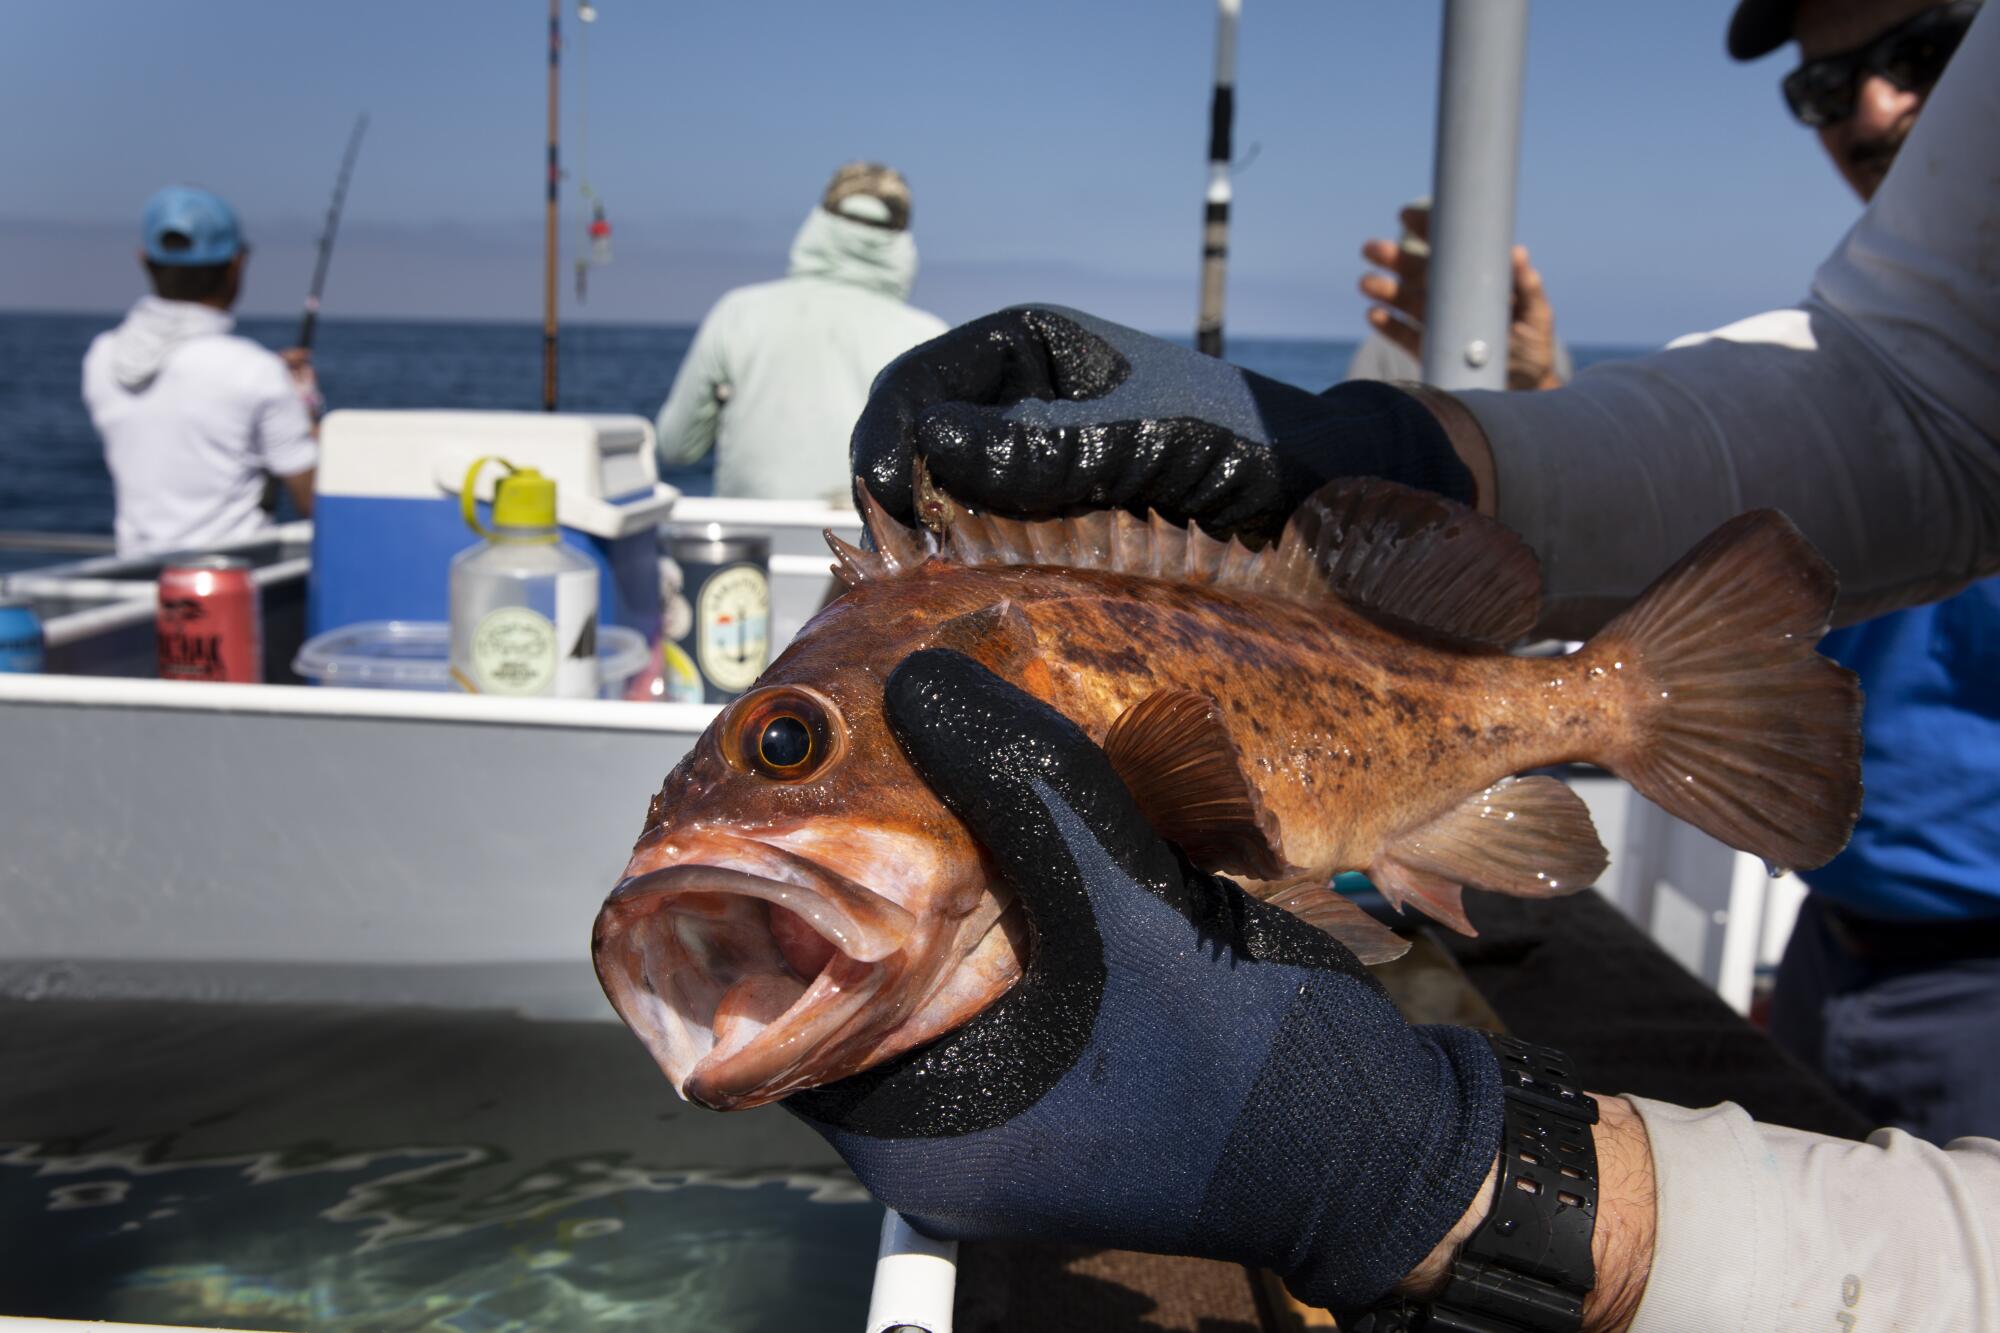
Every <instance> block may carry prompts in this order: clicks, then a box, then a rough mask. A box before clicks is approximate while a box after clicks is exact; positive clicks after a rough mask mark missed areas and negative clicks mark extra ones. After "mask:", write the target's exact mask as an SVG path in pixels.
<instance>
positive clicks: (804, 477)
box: [658, 162, 945, 501]
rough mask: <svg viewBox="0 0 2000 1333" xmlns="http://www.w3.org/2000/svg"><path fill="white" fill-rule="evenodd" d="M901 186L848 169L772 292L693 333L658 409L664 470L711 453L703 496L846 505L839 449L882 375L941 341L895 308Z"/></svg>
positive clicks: (905, 223)
mask: <svg viewBox="0 0 2000 1333" xmlns="http://www.w3.org/2000/svg"><path fill="white" fill-rule="evenodd" d="M909 225H910V187H909V185H908V184H907V183H906V182H905V181H904V180H903V177H902V176H901V175H900V174H899V173H897V172H896V171H894V170H892V169H891V168H889V167H885V166H881V165H879V164H877V163H872V162H851V163H849V164H848V165H846V166H844V167H842V168H841V169H840V170H839V171H837V172H835V173H834V176H833V180H832V182H831V183H829V184H828V186H827V188H826V194H825V196H824V197H823V198H822V199H821V200H820V202H819V204H818V205H816V206H815V207H814V208H813V210H812V212H811V213H810V214H808V215H807V217H806V220H805V225H804V226H802V227H800V228H799V234H798V236H797V238H796V239H794V240H793V241H792V256H791V269H790V271H789V273H788V274H787V275H786V276H785V277H783V278H781V279H779V280H778V281H776V282H762V283H757V284H755V285H753V286H749V287H738V288H736V289H735V290H734V291H731V292H727V293H725V294H724V295H723V297H722V299H721V300H719V301H717V302H716V303H715V307H714V309H712V310H710V311H709V312H708V317H707V318H706V319H704V320H703V321H702V322H701V328H700V329H699V330H697V331H696V333H695V336H694V344H693V345H692V346H691V347H689V348H688V354H687V359H686V360H684V361H683V362H682V363H681V368H680V373H679V374H678V375H677V376H675V378H674V387H673V392H671V393H670V394H668V395H667V401H666V404H665V405H664V406H663V407H661V408H660V418H659V423H658V424H659V450H660V463H661V466H663V467H678V466H683V465H685V464H688V463H692V462H693V461H695V460H696V459H698V458H700V457H701V456H702V455H703V454H705V453H707V452H708V451H709V450H710V449H714V450H715V452H716V459H715V493H716V494H717V495H733V496H747V497H753V498H757V499H767V500H775V499H785V500H799V499H839V500H843V501H844V500H845V499H846V498H847V497H848V494H849V490H848V487H849V471H848V463H847V437H848V434H849V433H850V432H851V431H852V430H853V428H854V420H855V418H856V417H858V416H859V415H860V414H861V405H862V404H863V403H864V402H866V401H867V399H868V388H869V385H871V384H872V383H873V382H874V380H875V374H876V372H877V371H879V370H881V369H882V367H883V366H885V365H887V364H889V362H891V361H893V360H895V359H896V357H898V356H900V355H902V354H903V353H904V352H906V351H908V350H909V349H910V348H912V347H914V346H916V345H917V344H918V343H920V342H924V341H927V340H928V339H931V338H934V337H936V336H937V335H938V334H940V333H943V332H944V330H945V324H944V321H943V320H940V319H939V318H938V317H937V316H935V315H932V314H929V313H927V312H925V311H922V310H918V309H916V308H914V307H912V306H910V305H909V304H907V298H908V296H909V294H910V285H911V284H912V283H913V282H915V281H916V276H917V245H916V242H915V241H914V240H913V239H911V237H910V231H909Z"/></svg>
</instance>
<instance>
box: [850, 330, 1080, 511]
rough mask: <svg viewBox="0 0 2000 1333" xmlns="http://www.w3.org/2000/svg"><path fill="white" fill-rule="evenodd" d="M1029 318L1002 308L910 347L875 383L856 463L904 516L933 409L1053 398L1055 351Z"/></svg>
mask: <svg viewBox="0 0 2000 1333" xmlns="http://www.w3.org/2000/svg"><path fill="white" fill-rule="evenodd" d="M1028 313H1029V312H1028V311H1026V310H1024V309H1013V310H1002V311H998V312H996V313H994V314H991V315H986V316H984V317H983V318H980V319H975V320H973V321H972V322H971V323H969V324H962V325H960V326H959V327H957V328H955V329H951V330H948V331H947V332H945V333H941V334H939V335H938V336H937V337H935V338H933V339H931V340H930V341H929V342H927V343H921V344H919V345H918V346H916V347H913V348H911V349H910V350H909V351H907V352H905V353H903V355H901V356H900V357H897V358H896V359H895V360H894V361H891V362H890V363H889V364H888V365H887V366H885V367H884V368H883V370H882V373H881V374H879V375H877V376H876V377H875V384H874V387H873V388H872V389H871V390H870V391H869V395H868V402H867V404H866V405H865V406H864V407H863V408H862V409H861V415H860V417H859V418H857V419H856V421H855V423H854V433H853V435H852V436H850V437H849V443H848V455H849V463H850V466H851V467H852V470H853V473H854V476H855V478H856V479H857V480H858V481H861V482H864V483H866V485H867V487H868V490H869V493H870V494H872V495H873V496H874V497H875V499H876V501H877V502H878V503H879V504H881V505H882V506H883V507H884V508H885V509H887V510H888V511H889V512H890V513H891V514H893V515H895V516H896V517H897V518H899V519H902V520H903V521H904V522H906V523H907V522H912V521H914V518H915V513H916V506H915V497H914V496H913V495H912V493H911V462H912V460H913V458H914V457H915V454H916V452H917V447H916V427H917V423H918V422H919V421H920V420H921V419H922V417H923V416H924V414H925V413H926V412H927V411H929V410H930V409H931V408H933V407H936V406H938V405H939V404H944V403H958V402H964V403H976V404H988V405H994V404H998V405H1004V404H1007V403H1014V402H1019V401H1020V400H1021V399H1023V398H1032V397H1042V398H1046V397H1051V396H1053V395H1054V392H1055V390H1054V387H1053V385H1054V374H1053V371H1052V369H1051V367H1050V364H1049V356H1048V348H1047V346H1046V344H1045V343H1043V341H1042V339H1041V336H1040V333H1039V331H1038V330H1037V329H1035V328H1034V327H1033V326H1032V325H1031V324H1030V323H1029V322H1028V320H1027V314H1028Z"/></svg>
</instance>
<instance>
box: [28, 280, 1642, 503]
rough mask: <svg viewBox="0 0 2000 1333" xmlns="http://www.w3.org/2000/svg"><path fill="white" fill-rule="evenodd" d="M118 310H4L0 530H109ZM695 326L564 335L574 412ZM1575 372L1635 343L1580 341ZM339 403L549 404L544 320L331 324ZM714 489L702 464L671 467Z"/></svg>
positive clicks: (1256, 361) (268, 325)
mask: <svg viewBox="0 0 2000 1333" xmlns="http://www.w3.org/2000/svg"><path fill="white" fill-rule="evenodd" d="M120 318H121V316H120V315H119V314H117V313H107V314H103V315H49V314H0V367H4V370H0V530H29V531H39V532H87V533H108V532H110V531H111V517H112V495H111V478H110V476H109V474H107V473H106V472H105V470H104V458H103V454H102V452H101V450H100V447H99V444H98V440H97V434H96V432H95V431H93V430H92V429H91V425H90V418H89V416H88V415H87V414H86V413H85V411H84V409H83V402H82V399H81V397H80V396H79V378H80V373H79V372H80V366H81V364H82V361H83V353H84V349H85V348H87V347H88V346H89V345H90V340H91V339H92V338H93V337H95V336H96V335H97V334H98V333H100V332H102V331H103V330H105V329H108V328H110V327H112V326H113V325H114V324H116V323H117V322H118V320H119V319H120ZM237 329H238V331H239V332H241V333H243V334H244V335H245V336H247V337H251V338H255V339H256V340H257V341H259V342H261V343H263V344H265V345H266V346H269V347H272V348H277V347H283V346H286V345H287V344H289V343H291V342H293V341H295V340H296V337H297V333H298V322H297V321H296V320H293V319H244V320H242V321H240V322H239V323H238V325H237ZM693 336H694V329H693V328H692V327H691V326H688V325H660V326H646V325H589V324H578V325H572V326H569V327H567V328H565V329H564V330H563V331H562V337H561V342H560V348H561V357H560V362H559V366H558V383H559V386H560V390H559V391H560V400H561V401H560V405H561V407H562V409H563V410H565V411H576V412H630V413H636V414H637V415H639V416H643V417H646V418H648V419H650V418H652V417H653V415H654V414H655V413H657V412H658V411H659V408H660V403H661V402H662V401H663V400H664V399H665V398H666V396H667V390H668V388H669V387H671V385H672V384H673V379H674V372H675V371H676V370H677V369H678V368H679V367H680V363H681V358H682V357H683V356H684V355H685V354H686V352H687V348H688V343H689V341H690V340H691V339H692V338H693ZM1572 350H1573V352H1574V354H1575V358H1576V362H1577V364H1578V365H1579V366H1583V365H1589V364H1591V363H1592V362H1594V361H1601V360H1606V359H1609V358H1613V357H1618V356H1629V355H1631V354H1632V353H1633V351H1634V350H1636V349H1633V348H1626V347H1576V348H1573V349H1572ZM1353 352H1354V343H1353V342H1352V341H1347V340H1340V339H1324V340H1310V339H1290V338H1238V339H1232V340H1231V341H1230V344H1229V348H1228V354H1229V359H1230V360H1231V361H1234V362H1236V363H1237V364H1239V365H1243V366H1247V367H1249V368H1250V369H1252V370H1255V371H1258V372H1260V373H1262V374H1265V375H1269V376H1270V377H1271V378H1273V379H1277V380H1282V381H1284V382H1285V383H1288V384H1296V385H1299V386H1301V387H1302V388H1307V389H1314V390H1318V389H1323V388H1325V387H1327V386H1328V385H1330V384H1333V383H1335V382H1336V381H1338V380H1339V379H1340V378H1341V376H1342V374H1343V373H1344V372H1345V370H1346V367H1347V362H1348V358H1349V357H1350V356H1352V355H1353ZM314 356H315V361H316V363H317V365H318V369H319V379H320V386H321V389H322V391H323V392H324V393H325V395H326V400H327V406H328V407H329V408H340V407H376V408H382V407H433V408H481V409H501V410H519V411H533V410H535V409H537V408H539V407H540V406H541V386H542V370H541V356H542V330H541V326H540V325H539V324H532V323H519V324H502V323H430V322H417V321H404V320H397V321H389V320H342V319H327V320H324V321H322V322H321V324H320V327H319V336H318V339H317V345H316V347H315V353H314ZM667 479H668V480H669V481H671V482H673V483H674V484H675V485H677V486H679V487H680V488H681V489H682V490H683V491H686V492H689V493H692V494H706V493H707V492H708V490H709V486H710V479H709V473H708V470H707V469H706V468H705V467H700V468H693V469H687V470H685V471H682V472H677V473H670V474H669V475H668V477H667Z"/></svg>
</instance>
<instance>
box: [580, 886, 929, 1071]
mask: <svg viewBox="0 0 2000 1333" xmlns="http://www.w3.org/2000/svg"><path fill="white" fill-rule="evenodd" d="M766 850H775V849H766ZM779 857H780V860H779V861H778V862H777V863H776V864H774V865H772V866H770V867H764V866H760V867H759V868H760V869H766V868H769V869H774V870H777V871H778V872H779V873H780V874H782V875H784V876H785V877H784V878H776V877H774V876H772V875H768V874H760V873H752V872H750V871H747V870H743V869H738V868H734V867H729V866H720V865H677V866H670V867H668V868H666V869H663V870H654V871H650V872H648V873H646V874H642V875H636V876H634V877H632V878H630V879H627V880H625V881H624V882H623V883H621V884H620V885H619V886H618V887H617V888H616V889H615V890H613V891H612V894H611V896H610V898H609V899H607V900H606V901H605V904H604V907H603V908H602V909H601V910H600V911H599V912H598V915H597V926H596V930H595V932H594V934H593V937H592V944H591V952H592V955H593V957H594V959H595V961H596V964H597V975H598V979H599V980H600V981H601V982H602V983H603V985H604V993H605V994H606V995H607V996H608V997H609V998H610V1000H611V1003H612V1006H613V1007H614V1008H615V1009H617V1011H618V1015H619V1017H620V1018H623V1019H624V1020H625V1022H626V1024H627V1025H628V1026H630V1027H631V1028H632V1030H633V1031H634V1032H635V1033H637V1034H638V1036H639V1038H640V1039H641V1040H642V1041H644V1042H645V1044H646V1046H647V1048H648V1049H649V1050H651V1051H652V1053H653V1058H654V1059H655V1060H657V1061H658V1062H659V1065H660V1067H661V1069H663V1070H664V1071H665V1072H666V1074H667V1077H668V1078H670V1079H672V1080H673V1083H674V1087H675V1089H676V1090H677V1091H678V1092H679V1093H680V1094H681V1096H683V1097H685V1098H686V1099H688V1100H689V1101H692V1102H696V1103H698V1104H700V1105H702V1106H707V1107H711V1108H714V1109H716V1110H732V1109H738V1108H743V1107H750V1106H759V1105H762V1104H763V1103H765V1102H769V1101H775V1100H777V1099H778V1098H780V1097H783V1096H784V1095H786V1094H787V1093H789V1092H793V1091H796V1090H797V1089H799V1088H801V1087H805V1086H808V1085H809V1084H810V1083H812V1082H815V1081H818V1080H817V1079H816V1077H815V1074H816V1073H819V1072H820V1071H823V1069H824V1066H825V1063H826V1061H825V1059H824V1057H825V1055H826V1053H827V1051H828V1049H829V1048H830V1047H835V1046H844V1045H847V1044H848V1043H850V1042H852V1041H855V1040H856V1039H858V1038H865V1037H866V1035H867V1032H866V1025H867V1022H868V1010H869V1003H870V1001H871V1000H873V999H874V998H875V996H876V995H877V993H878V992H879V991H880V990H881V989H882V987H883V986H884V984H885V983H886V981H887V980H888V978H889V975H890V972H891V969H889V968H886V967H884V966H882V964H883V963H884V962H885V960H888V959H890V958H891V957H893V956H894V955H895V954H897V953H898V952H900V951H901V950H902V948H903V947H904V945H905V943H906V942H907V941H908V940H909V938H910V936H911V933H912V930H913V929H914V925H915V922H914V919H913V918H912V917H911V915H910V914H909V913H908V912H907V911H905V910H904V909H903V908H901V907H899V906H897V905H896V904H895V903H893V902H891V901H889V900H888V899H887V898H884V897H883V896H881V895H880V894H877V893H873V892H870V891H869V890H867V889H864V888H862V887H861V886H860V885H858V884H855V883H853V882H852V881H850V880H846V879H844V878H842V877H840V876H838V875H835V874H833V873H832V872H830V871H827V870H825V869H823V868H821V867H819V866H817V865H814V864H813V863H812V862H809V861H806V860H804V859H803V858H799V857H794V856H790V855H786V854H783V853H780V854H779ZM759 859H760V860H762V859H763V858H761V857H760V858H759ZM875 1021H877V1022H879V1021H881V1020H880V1018H879V1017H878V1018H876V1019H875ZM820 1077H823V1073H820Z"/></svg>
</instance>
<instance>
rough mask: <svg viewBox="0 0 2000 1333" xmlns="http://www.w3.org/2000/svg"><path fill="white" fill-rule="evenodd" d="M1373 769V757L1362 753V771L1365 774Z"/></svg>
mask: <svg viewBox="0 0 2000 1333" xmlns="http://www.w3.org/2000/svg"><path fill="white" fill-rule="evenodd" d="M1373 767H1375V756H1374V755H1372V754H1367V753H1363V754H1362V756H1361V768H1362V771H1363V772H1366V771H1367V770H1368V769H1371V768H1373Z"/></svg>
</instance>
